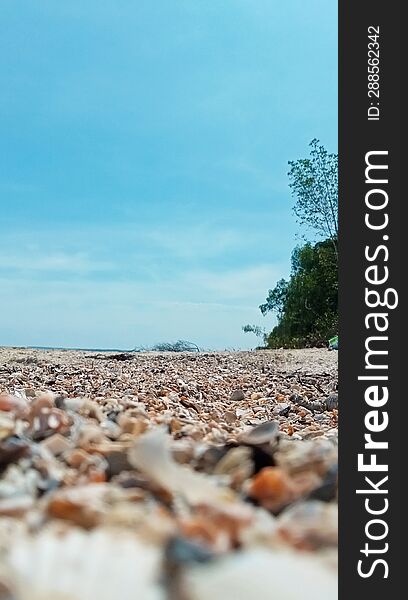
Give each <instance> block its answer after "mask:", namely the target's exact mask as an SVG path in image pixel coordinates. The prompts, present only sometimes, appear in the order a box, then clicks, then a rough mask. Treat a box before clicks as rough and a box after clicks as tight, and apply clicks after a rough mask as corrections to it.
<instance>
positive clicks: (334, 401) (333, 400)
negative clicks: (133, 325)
mask: <svg viewBox="0 0 408 600" xmlns="http://www.w3.org/2000/svg"><path fill="white" fill-rule="evenodd" d="M326 406H327V410H333V409H334V408H338V406H339V397H338V394H330V396H328V397H327V398H326Z"/></svg>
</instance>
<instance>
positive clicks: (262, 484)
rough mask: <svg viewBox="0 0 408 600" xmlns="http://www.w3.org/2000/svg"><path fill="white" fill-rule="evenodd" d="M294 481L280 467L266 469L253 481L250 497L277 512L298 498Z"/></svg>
mask: <svg viewBox="0 0 408 600" xmlns="http://www.w3.org/2000/svg"><path fill="white" fill-rule="evenodd" d="M296 492H297V490H296V487H295V484H294V482H293V480H292V479H291V478H290V477H289V476H288V475H287V474H286V473H285V471H283V470H282V469H281V468H279V467H265V468H264V469H262V470H261V471H259V473H258V474H257V475H255V477H254V478H253V479H252V481H251V483H250V487H249V495H250V496H251V497H252V498H255V499H256V500H258V502H259V503H260V504H261V505H262V506H264V507H265V508H267V509H268V510H271V511H272V512H277V511H279V510H280V509H281V508H283V507H284V506H286V505H287V504H289V503H290V502H292V501H293V500H294V499H295V497H296Z"/></svg>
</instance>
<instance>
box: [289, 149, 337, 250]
mask: <svg viewBox="0 0 408 600" xmlns="http://www.w3.org/2000/svg"><path fill="white" fill-rule="evenodd" d="M310 148H311V150H310V158H301V159H298V160H295V161H289V166H290V171H289V173H288V176H289V181H290V183H289V186H290V188H291V190H292V193H293V195H294V196H295V198H296V202H295V206H294V213H295V215H296V217H297V219H298V222H299V224H300V225H306V226H308V227H309V228H311V229H312V230H313V231H315V232H316V233H317V235H318V236H319V237H321V238H323V239H329V240H331V242H332V244H333V247H334V249H335V253H336V256H337V237H338V157H337V154H329V153H328V152H327V150H326V149H325V148H324V146H322V145H320V143H319V140H317V139H314V140H312V141H311V142H310Z"/></svg>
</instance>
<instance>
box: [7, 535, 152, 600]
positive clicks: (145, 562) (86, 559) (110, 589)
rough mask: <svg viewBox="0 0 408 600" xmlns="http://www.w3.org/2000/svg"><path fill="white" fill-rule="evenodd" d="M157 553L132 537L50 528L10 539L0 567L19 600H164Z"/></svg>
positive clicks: (146, 544) (135, 537) (142, 541)
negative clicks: (139, 599) (141, 599)
mask: <svg viewBox="0 0 408 600" xmlns="http://www.w3.org/2000/svg"><path fill="white" fill-rule="evenodd" d="M160 561H161V552H160V550H159V548H158V547H157V546H154V545H152V544H148V543H145V542H144V540H142V539H141V538H138V537H137V536H135V535H132V534H130V533H127V532H124V531H123V529H122V530H121V531H119V530H114V529H109V528H97V529H94V530H92V531H91V532H87V531H84V530H82V529H79V528H75V527H68V528H66V527H62V526H58V525H53V526H50V527H48V528H46V529H44V530H43V531H41V532H40V533H38V534H36V535H29V534H28V533H26V532H23V531H20V532H15V533H14V534H13V535H12V536H9V549H8V553H7V555H6V557H5V560H4V563H5V567H6V569H5V570H6V572H7V574H8V580H7V584H8V585H9V587H10V588H11V590H12V591H13V592H14V593H15V595H16V597H17V598H18V600H45V599H51V598H53V599H54V600H95V598H98V600H115V599H116V598H120V599H121V600H134V598H143V600H163V589H162V588H161V586H160V582H159V576H160V565H161V562H160Z"/></svg>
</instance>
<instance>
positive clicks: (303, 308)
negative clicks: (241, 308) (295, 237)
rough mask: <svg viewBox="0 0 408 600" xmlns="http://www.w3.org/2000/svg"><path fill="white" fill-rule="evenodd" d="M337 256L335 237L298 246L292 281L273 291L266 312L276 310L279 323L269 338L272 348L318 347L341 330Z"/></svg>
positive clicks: (279, 285)
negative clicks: (338, 326) (339, 324)
mask: <svg viewBox="0 0 408 600" xmlns="http://www.w3.org/2000/svg"><path fill="white" fill-rule="evenodd" d="M337 296H338V283H337V256H336V252H335V249H334V247H333V244H332V240H330V239H327V240H325V241H323V242H318V243H316V244H314V245H312V244H311V243H310V242H309V243H306V244H305V245H303V246H301V247H297V248H295V250H294V251H293V254H292V269H291V275H290V278H289V280H288V281H285V280H284V279H281V280H280V281H278V283H277V284H276V286H275V287H274V288H273V289H272V290H269V293H268V297H267V298H266V301H265V303H264V304H261V306H260V307H259V308H260V310H261V312H262V314H263V315H266V314H268V313H269V312H271V311H272V312H275V313H276V316H277V319H278V324H277V325H276V327H274V329H273V330H272V332H271V333H270V334H269V335H268V336H266V337H265V341H266V345H267V346H268V347H270V348H279V347H281V346H284V347H302V346H315V345H323V344H326V343H327V339H328V338H329V337H331V336H333V335H334V334H335V333H337V325H338V319H337Z"/></svg>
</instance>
